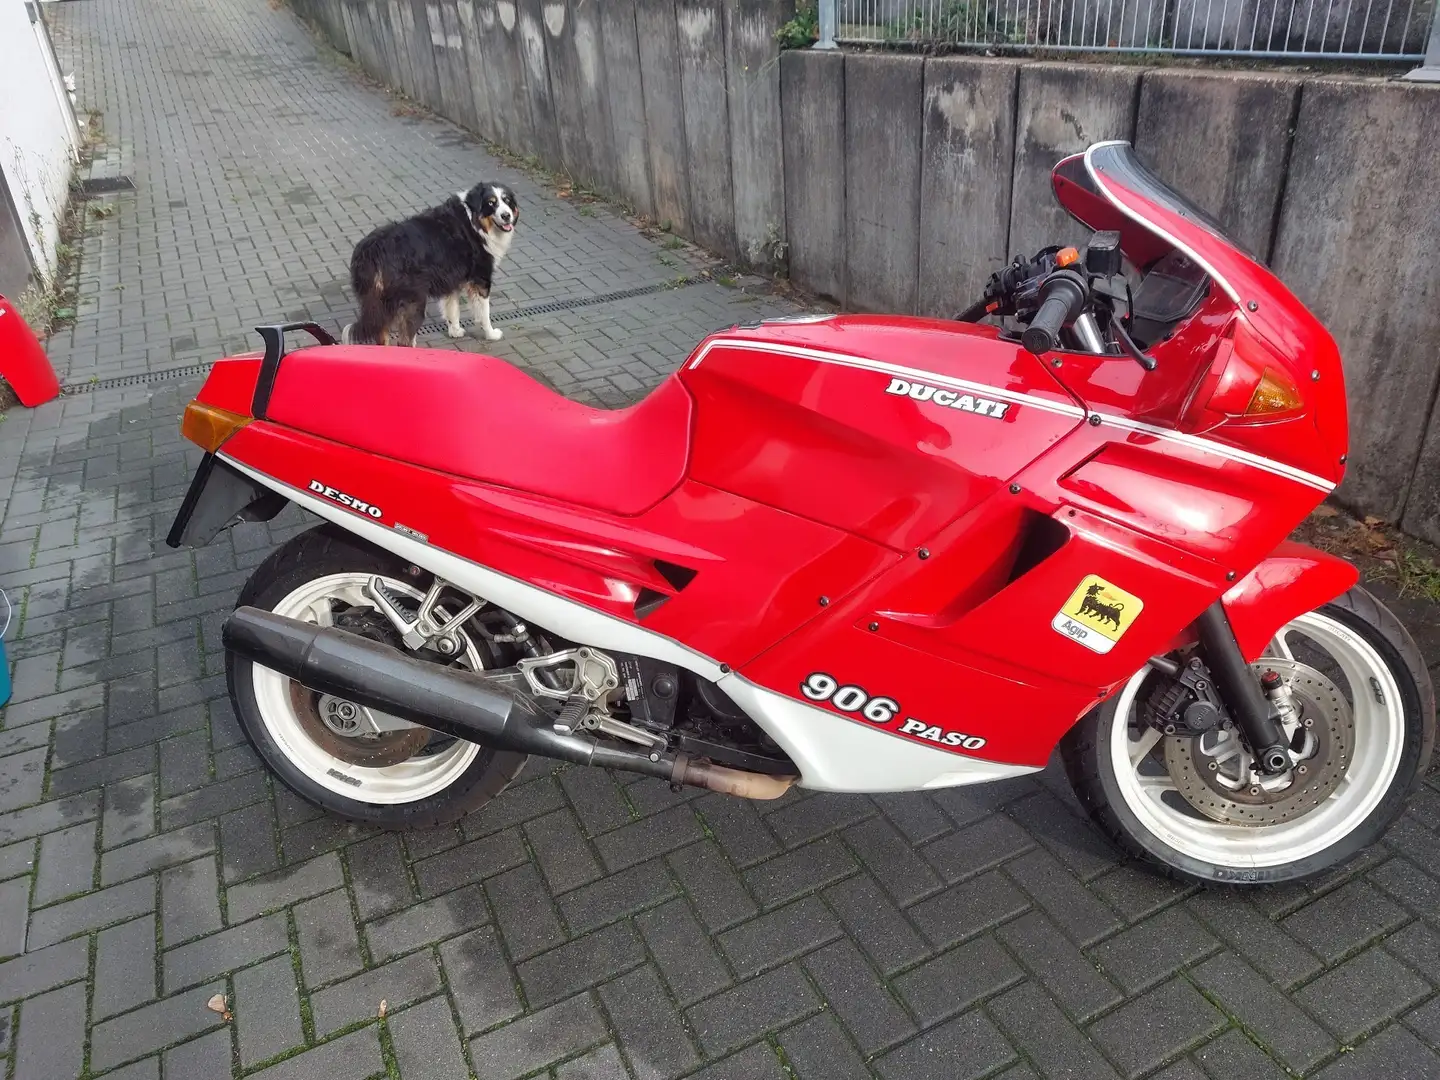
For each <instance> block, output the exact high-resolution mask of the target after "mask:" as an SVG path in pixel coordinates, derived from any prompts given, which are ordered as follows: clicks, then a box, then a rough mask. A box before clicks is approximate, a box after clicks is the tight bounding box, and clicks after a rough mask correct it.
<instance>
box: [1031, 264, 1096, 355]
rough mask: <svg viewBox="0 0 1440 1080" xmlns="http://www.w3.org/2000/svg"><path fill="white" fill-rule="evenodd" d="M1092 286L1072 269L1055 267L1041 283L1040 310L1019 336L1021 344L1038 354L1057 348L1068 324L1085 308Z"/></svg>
mask: <svg viewBox="0 0 1440 1080" xmlns="http://www.w3.org/2000/svg"><path fill="white" fill-rule="evenodd" d="M1089 295H1090V289H1089V286H1088V285H1087V284H1086V281H1085V279H1084V278H1083V277H1081V276H1080V275H1079V274H1077V273H1075V271H1073V270H1055V271H1052V272H1051V274H1050V276H1049V277H1047V278H1046V279H1045V280H1044V281H1043V282H1042V283H1041V285H1040V309H1039V310H1038V311H1036V312H1035V317H1034V318H1032V319H1031V320H1030V325H1029V326H1027V327H1026V328H1025V332H1024V333H1023V334H1021V335H1020V343H1021V344H1022V345H1024V346H1025V348H1027V349H1028V350H1030V351H1031V352H1032V353H1034V354H1035V355H1036V356H1040V355H1042V354H1044V353H1047V352H1049V351H1050V350H1051V349H1053V348H1055V343H1056V342H1057V341H1058V340H1059V339H1060V331H1061V330H1062V329H1063V328H1064V326H1065V324H1066V323H1068V322H1070V321H1071V320H1072V319H1074V318H1075V316H1077V315H1079V314H1080V312H1081V311H1083V310H1084V308H1085V301H1086V300H1087V299H1088V298H1089Z"/></svg>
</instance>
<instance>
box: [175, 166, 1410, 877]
mask: <svg viewBox="0 0 1440 1080" xmlns="http://www.w3.org/2000/svg"><path fill="white" fill-rule="evenodd" d="M1053 187H1054V191H1055V194H1056V196H1057V198H1058V199H1059V201H1060V203H1061V204H1062V205H1063V206H1064V207H1065V209H1066V210H1067V211H1069V213H1070V214H1071V215H1072V216H1073V217H1075V218H1076V219H1077V220H1078V221H1080V222H1081V223H1082V224H1083V225H1084V226H1085V227H1086V228H1087V229H1088V230H1090V231H1091V233H1092V234H1091V235H1090V237H1089V240H1088V242H1087V243H1086V244H1085V246H1084V247H1083V248H1079V249H1076V248H1060V247H1051V248H1047V249H1045V250H1044V251H1041V252H1039V253H1038V254H1037V255H1035V256H1034V257H1030V258H1017V259H1016V260H1015V262H1013V263H1012V264H1010V265H1008V266H1006V267H1005V268H1004V269H1003V270H1001V271H1000V272H998V273H996V274H995V275H994V276H993V277H992V279H991V281H990V283H989V286H988V287H987V289H986V292H985V295H984V297H982V298H981V299H980V300H979V301H978V302H977V303H976V304H974V305H973V306H972V307H971V308H969V309H967V310H966V311H965V312H963V313H962V314H961V315H959V316H958V317H957V318H956V319H954V320H938V319H919V318H900V317H869V316H853V315H851V316H816V317H801V318H794V319H788V320H786V319H781V320H774V321H767V322H760V323H756V324H754V325H746V326H737V327H733V328H731V329H729V330H725V331H722V332H719V333H716V334H713V335H711V336H710V337H708V338H706V339H705V340H704V341H702V342H701V343H700V345H699V346H698V347H697V348H696V350H695V351H694V353H693V354H692V355H691V356H690V357H689V358H688V359H687V360H686V361H685V362H684V364H683V365H681V367H680V369H679V370H678V371H677V372H675V373H674V374H673V375H671V376H670V377H669V378H667V379H666V380H664V381H663V382H662V383H661V384H660V385H659V386H658V387H656V389H655V390H654V391H653V392H651V393H650V394H649V396H647V397H646V398H645V399H644V400H642V401H640V402H639V403H638V404H636V405H634V406H632V407H630V408H627V409H621V410H617V411H609V410H601V409H592V408H589V407H586V406H584V405H581V404H578V403H575V402H572V401H569V400H566V399H565V398H562V397H560V396H559V395H557V394H554V393H552V392H551V391H549V390H548V389H546V388H544V387H542V386H541V385H540V384H539V383H537V382H535V381H533V380H532V379H530V378H529V377H528V376H526V375H525V374H523V373H521V372H520V371H519V370H517V369H516V368H514V367H512V366H510V365H509V364H506V363H504V362H503V361H500V360H497V359H494V358H490V357H485V356H471V355H465V354H450V353H447V354H444V355H443V356H437V355H436V354H435V353H433V352H427V351H425V350H415V349H408V348H387V347H376V346H369V347H367V346H356V347H350V346H342V345H336V344H334V343H333V341H331V340H330V338H329V335H328V334H326V333H325V331H324V330H322V329H321V328H319V327H317V326H314V325H311V324H304V325H292V326H274V327H265V328H262V329H261V331H260V332H261V335H262V338H263V340H264V344H265V349H264V351H263V354H261V353H259V352H257V353H255V354H251V355H247V356H239V357H234V358H231V359H228V360H223V361H220V362H219V363H217V364H216V365H215V366H214V368H213V369H212V371H211V373H210V375H209V378H208V379H207V381H206V383H205V385H204V387H203V389H202V390H201V391H200V395H199V397H198V398H197V399H196V400H195V401H194V402H193V403H192V404H191V405H190V406H189V407H188V408H187V410H186V412H185V417H184V421H183V431H184V434H185V436H186V437H187V438H189V439H190V440H191V441H193V442H195V443H197V444H198V445H199V446H201V447H202V448H203V449H204V450H205V452H206V453H205V457H204V459H203V461H202V462H201V464H200V467H199V469H198V471H197V473H196V475H195V478H194V481H193V483H192V486H191V488H190V491H189V493H188V495H187V497H186V499H185V501H184V503H183V505H182V507H181V509H180V512H179V515H178V516H177V518H176V520H175V524H174V526H173V528H172V530H171V533H170V543H171V544H172V545H177V546H178V545H180V544H200V543H205V542H207V541H209V540H210V539H211V538H212V537H214V536H215V535H216V534H217V533H218V532H219V531H220V530H221V529H223V528H225V527H227V526H229V525H231V524H233V523H234V522H236V521H242V520H267V519H269V518H272V517H274V515H275V514H276V513H278V512H279V511H280V510H281V509H282V508H283V507H284V506H285V505H286V504H287V503H295V504H297V505H298V506H300V507H301V508H303V509H304V510H306V511H309V512H310V513H312V514H314V515H315V516H316V517H318V518H321V519H323V523H322V524H320V525H319V526H318V527H316V528H313V529H311V530H310V531H308V532H305V533H303V534H301V535H299V536H297V537H295V538H294V539H292V540H290V541H289V542H288V543H286V544H285V545H284V546H283V547H281V548H279V549H278V550H277V551H275V552H274V553H273V554H272V555H271V556H270V557H269V558H268V559H267V560H266V561H265V562H264V563H263V564H262V565H261V566H260V567H259V568H258V569H257V570H256V571H255V573H254V576H253V577H251V579H250V581H249V583H248V584H247V585H246V586H245V587H244V589H243V590H242V592H241V595H240V597H239V605H238V607H237V609H236V611H235V612H234V613H233V614H232V615H231V616H230V617H229V618H228V620H227V622H226V623H225V627H224V644H225V647H226V649H227V663H228V674H229V687H230V694H231V696H232V698H233V701H234V708H235V713H236V715H237V716H238V717H239V720H240V723H241V724H242V726H243V727H244V730H245V733H246V735H247V736H248V737H249V739H250V741H251V742H252V743H253V744H254V746H255V749H256V750H257V751H258V752H259V754H260V756H261V757H262V758H263V759H264V761H265V763H266V764H267V766H268V767H269V768H270V769H271V770H273V771H274V773H275V775H276V776H277V777H278V778H279V779H280V780H281V781H283V782H284V783H285V784H286V785H288V786H289V787H290V788H292V789H293V790H294V791H296V792H297V793H299V794H300V795H302V796H303V797H305V798H307V799H309V800H311V801H313V802H314V803H317V804H318V805H320V806H322V807H324V808H326V809H327V810H330V811H332V812H334V813H336V814H340V815H344V816H345V817H348V818H351V819H354V820H357V821H363V822H368V823H372V824H375V825H380V826H386V827H391V828H410V827H421V826H428V825H434V824H437V823H441V822H447V821H452V820H454V819H455V818H457V817H459V816H460V815H462V814H464V813H466V812H467V811H470V810H473V809H475V808H476V807H478V806H479V805H481V804H482V803H484V802H485V801H486V800H488V799H492V798H494V797H495V796H496V795H497V794H499V792H500V791H501V790H502V789H503V788H504V787H505V785H506V784H507V783H508V782H509V781H510V780H511V779H512V778H513V777H514V776H515V775H516V774H517V773H518V772H519V770H520V768H521V766H522V765H523V763H524V760H525V756H526V755H529V754H538V755H544V756H548V757H553V758H560V759H564V760H565V761H568V762H575V763H579V764H583V765H599V766H604V767H607V768H611V769H621V770H630V771H633V772H637V773H643V774H646V775H649V776H654V777H659V778H660V779H662V780H665V781H668V782H670V783H672V784H676V785H680V784H690V785H698V786H701V787H705V788H711V789H714V790H717V791H723V792H729V793H731V794H734V795H739V796H746V797H750V798H761V799H766V798H774V797H777V796H780V795H782V794H783V793H784V792H785V791H786V790H787V789H788V788H789V787H790V786H791V785H792V784H799V785H801V786H803V787H807V788H813V789H820V790H826V791H838V792H880V791H916V790H925V789H930V788H938V787H945V786H949V785H958V784H973V783H979V782H983V781H987V780H1000V779H1003V778H1006V777H1012V776H1016V775H1019V774H1023V773H1027V772H1031V771H1034V770H1037V769H1040V768H1042V767H1043V766H1044V765H1045V764H1046V763H1047V761H1048V760H1049V759H1050V757H1051V755H1052V753H1053V751H1054V750H1055V749H1056V747H1057V745H1058V747H1059V749H1060V752H1061V756H1062V757H1063V760H1064V763H1065V767H1066V770H1067V772H1068V774H1069V777H1070V780H1071V782H1072V783H1073V785H1074V787H1075V790H1076V792H1077V793H1078V795H1079V798H1080V800H1081V802H1082V803H1083V804H1084V805H1085V807H1086V808H1087V809H1088V811H1089V813H1090V814H1091V815H1092V816H1093V817H1094V820H1095V821H1096V822H1097V823H1098V825H1099V826H1100V827H1101V828H1102V829H1103V830H1104V831H1105V832H1106V833H1107V834H1108V835H1109V836H1110V837H1112V838H1113V839H1114V841H1115V842H1116V843H1117V844H1119V845H1120V846H1121V847H1123V848H1124V849H1125V850H1126V851H1127V852H1129V853H1131V854H1132V855H1134V856H1137V857H1139V858H1142V859H1145V860H1147V861H1149V862H1150V863H1152V864H1154V865H1155V866H1157V867H1159V868H1161V869H1163V870H1164V871H1166V872H1168V873H1170V874H1173V875H1176V876H1179V877H1185V878H1191V879H1195V880H1200V881H1220V882H1226V883H1232V884H1253V883H1261V882H1274V881H1284V880H1294V879H1298V878H1303V877H1306V876H1308V875H1312V874H1315V873H1317V872H1319V871H1321V870H1323V869H1325V868H1327V867H1331V866H1334V865H1335V864H1337V863H1339V862H1341V861H1343V860H1345V859H1347V858H1349V857H1351V856H1353V855H1355V854H1356V853H1357V852H1358V851H1360V850H1361V849H1362V848H1364V847H1365V846H1366V845H1368V844H1371V843H1373V842H1374V841H1375V840H1376V839H1377V838H1378V837H1379V836H1380V835H1381V833H1382V832H1383V831H1384V830H1385V828H1386V826H1387V825H1388V824H1389V823H1390V822H1391V821H1392V820H1393V819H1394V818H1395V817H1396V815H1397V814H1398V813H1399V812H1400V810H1401V808H1402V803H1403V801H1404V799H1405V797H1406V794H1407V792H1408V791H1409V790H1410V789H1411V788H1412V786H1413V785H1414V784H1415V783H1416V782H1417V780H1418V778H1419V777H1420V776H1421V775H1423V771H1424V768H1425V766H1426V763H1427V761H1428V759H1429V756H1430V751H1431V744H1432V742H1433V739H1434V731H1435V721H1434V695H1433V691H1432V688H1431V684H1430V679H1429V676H1428V675H1427V674H1426V668H1425V665H1424V663H1423V662H1422V660H1421V658H1420V656H1419V655H1418V654H1417V651H1416V648H1415V645H1414V642H1413V641H1412V640H1411V638H1410V636H1409V635H1408V634H1407V633H1406V631H1405V629H1404V628H1403V627H1402V626H1401V625H1400V624H1399V623H1398V622H1397V621H1396V619H1395V617H1394V616H1393V615H1391V614H1390V612H1388V611H1387V610H1386V609H1385V608H1384V607H1382V606H1381V605H1380V603H1378V602H1377V601H1376V600H1375V599H1374V598H1373V597H1372V596H1370V595H1369V594H1368V593H1366V592H1365V591H1364V590H1363V589H1361V588H1358V587H1357V585H1356V581H1357V573H1356V571H1355V569H1354V568H1353V567H1352V566H1351V565H1349V564H1348V563H1346V562H1344V561H1342V560H1340V559H1337V558H1333V557H1331V556H1329V555H1326V554H1323V553H1321V552H1319V551H1315V550H1312V549H1310V548H1307V547H1303V546H1300V545H1298V544H1294V543H1291V542H1288V541H1287V540H1286V537H1287V536H1288V534H1289V533H1290V532H1291V530H1292V529H1293V528H1294V527H1295V525H1296V524H1297V523H1299V522H1300V521H1302V520H1303V519H1304V518H1305V516H1306V515H1307V514H1308V513H1309V512H1310V511H1311V510H1312V509H1313V508H1314V507H1315V506H1316V505H1317V504H1318V503H1319V502H1320V501H1321V500H1322V499H1323V498H1324V497H1325V496H1326V494H1327V493H1329V492H1330V491H1331V490H1332V489H1333V488H1334V487H1335V485H1336V484H1337V483H1338V482H1339V481H1340V479H1341V476H1342V474H1343V472H1344V465H1345V454H1346V438H1347V432H1346V413H1345V386H1344V379H1343V375H1342V371H1341V364H1340V357H1339V354H1338V352H1337V349H1336V346H1335V343H1334V341H1333V340H1332V339H1331V337H1330V335H1329V334H1328V333H1327V332H1326V331H1325V329H1324V328H1323V327H1322V326H1321V325H1320V323H1319V322H1318V321H1317V320H1316V319H1315V318H1314V317H1313V316H1312V315H1311V314H1310V313H1309V312H1308V311H1306V309H1305V308H1304V307H1303V306H1302V305H1301V304H1300V303H1299V302H1298V301H1297V300H1296V299H1295V297H1294V296H1292V295H1291V294H1290V292H1289V291H1288V290H1287V289H1286V288H1285V287H1284V286H1283V285H1282V284H1281V283H1280V282H1279V281H1278V280H1277V279H1276V278H1275V277H1274V275H1272V274H1271V273H1270V272H1269V271H1268V270H1266V269H1265V268H1264V267H1263V266H1261V265H1259V263H1258V262H1257V261H1255V259H1253V258H1252V257H1251V256H1249V255H1248V254H1246V253H1245V252H1244V251H1243V250H1241V249H1240V247H1239V246H1238V245H1236V244H1235V243H1234V242H1233V241H1231V240H1230V239H1228V238H1227V237H1226V235H1225V233H1224V231H1223V229H1222V228H1221V227H1219V226H1218V225H1216V224H1215V223H1214V222H1213V221H1211V220H1210V219H1209V218H1208V217H1207V216H1206V215H1205V214H1203V213H1202V212H1200V211H1199V210H1197V209H1196V208H1194V207H1193V206H1191V205H1190V204H1188V203H1187V202H1186V201H1185V200H1184V199H1183V198H1181V197H1180V196H1178V195H1177V194H1176V193H1174V192H1173V191H1171V190H1170V189H1168V188H1167V187H1166V186H1165V185H1164V184H1162V183H1161V182H1160V181H1159V180H1157V179H1156V178H1155V177H1154V176H1153V175H1152V174H1151V173H1150V172H1148V171H1147V170H1146V169H1145V167H1144V166H1143V165H1142V164H1141V163H1140V162H1139V161H1138V160H1137V159H1136V157H1135V155H1134V153H1133V152H1132V150H1131V148H1130V147H1129V146H1128V145H1126V144H1124V143H1101V144H1098V145H1095V146H1093V147H1091V148H1090V149H1089V150H1088V151H1087V152H1085V153H1083V154H1079V155H1076V156H1074V157H1070V158H1067V159H1066V160H1064V161H1062V162H1061V163H1060V164H1059V165H1058V166H1057V167H1056V168H1055V171H1054V174H1053ZM290 331H296V332H302V331H303V332H305V333H307V334H309V335H310V336H311V337H313V338H314V339H316V340H317V341H318V344H314V345H309V346H307V347H303V348H297V349H294V350H293V351H290V352H288V353H287V352H286V344H287V338H286V334H287V332H290Z"/></svg>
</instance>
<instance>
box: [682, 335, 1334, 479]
mask: <svg viewBox="0 0 1440 1080" xmlns="http://www.w3.org/2000/svg"><path fill="white" fill-rule="evenodd" d="M722 346H723V347H724V348H727V349H738V350H740V351H743V352H763V353H779V354H781V355H784V356H796V357H799V358H801V359H804V360H814V361H815V362H816V363H820V364H833V365H835V366H837V367H848V368H856V369H858V370H861V371H875V372H879V373H881V374H884V375H896V376H900V377H902V378H906V379H914V380H918V381H921V382H927V383H935V384H937V385H941V386H947V387H952V388H954V389H957V390H964V391H965V392H966V393H968V394H978V395H980V396H982V397H988V398H993V399H996V400H999V401H1008V402H1011V403H1012V404H1015V405H1024V406H1026V407H1027V408H1032V409H1040V410H1042V411H1045V412H1052V413H1057V414H1059V415H1061V416H1070V417H1074V418H1075V419H1077V420H1084V419H1086V418H1087V417H1088V416H1091V415H1095V416H1098V417H1100V426H1102V427H1103V426H1109V427H1115V428H1120V429H1121V430H1123V431H1134V432H1136V433H1138V434H1142V435H1149V436H1152V437H1153V438H1156V439H1160V440H1162V441H1164V442H1173V443H1176V444H1178V445H1181V446H1185V447H1188V448H1189V449H1191V450H1199V451H1202V452H1204V453H1207V454H1214V455H1215V456H1217V457H1221V458H1225V459H1226V460H1228V461H1235V462H1238V463H1240V464H1242V465H1249V466H1251V467H1252V468H1256V469H1261V470H1263V471H1264V472H1268V473H1273V474H1275V475H1276V476H1283V477H1285V478H1286V479H1287V480H1294V481H1295V482H1296V483H1299V484H1305V485H1306V486H1307V487H1312V488H1316V489H1317V490H1319V491H1323V492H1325V493H1326V494H1329V493H1330V492H1331V491H1333V490H1334V489H1335V485H1334V484H1333V483H1331V482H1330V481H1329V480H1326V479H1325V478H1324V477H1323V476H1316V475H1314V474H1313V473H1308V472H1306V471H1305V470H1304V469H1297V468H1296V467H1295V466H1293V465H1287V464H1285V463H1284V462H1283V461H1275V460H1274V459H1273V458H1267V457H1262V456H1261V455H1259V454H1252V453H1251V452H1250V451H1248V450H1241V449H1238V448H1237V447H1233V446H1227V445H1225V444H1224V443H1218V442H1214V441H1213V440H1211V439H1206V438H1202V437H1201V436H1199V435H1189V434H1186V433H1185V432H1183V431H1173V430H1171V429H1169V428H1161V427H1155V426H1154V425H1153V424H1146V423H1143V422H1141V421H1139V420H1132V419H1130V418H1129V417H1127V416H1118V415H1116V414H1115V413H1107V412H1096V413H1094V414H1091V413H1087V412H1086V411H1085V410H1084V409H1082V408H1080V406H1078V405H1073V404H1070V403H1069V402H1063V401H1051V400H1050V399H1048V398H1042V397H1035V396H1033V395H1030V394H1022V393H1019V392H1018V391H1015V390H1002V389H1001V388H1000V387H998V386H987V385H986V384H985V383H977V382H971V381H969V380H968V379H957V378H953V377H952V376H949V375H942V374H940V373H939V372H935V371H926V370H925V369H923V368H911V367H902V366H901V365H899V364H890V363H886V362H885V361H883V360H869V359H866V358H865V357H860V356H848V355H846V354H844V353H832V352H826V351H825V350H823V349H811V348H807V347H805V346H800V345H771V344H767V343H765V342H761V341H747V340H743V339H735V338H714V339H712V340H710V341H708V342H706V343H705V346H704V348H702V349H701V350H700V354H699V355H698V356H696V357H695V359H694V360H692V361H690V364H689V367H690V369H691V370H694V369H695V368H697V367H699V366H700V362H701V361H702V360H704V359H705V357H706V356H708V355H709V354H710V351H711V350H712V349H716V348H720V347H722Z"/></svg>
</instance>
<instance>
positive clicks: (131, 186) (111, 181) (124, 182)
mask: <svg viewBox="0 0 1440 1080" xmlns="http://www.w3.org/2000/svg"><path fill="white" fill-rule="evenodd" d="M134 190H135V181H134V180H131V179H130V177H128V176H92V177H91V178H90V179H89V180H81V181H80V194H81V195H82V196H84V197H85V198H87V199H91V198H94V197H95V196H96V195H114V194H117V193H118V192H121V191H134Z"/></svg>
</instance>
